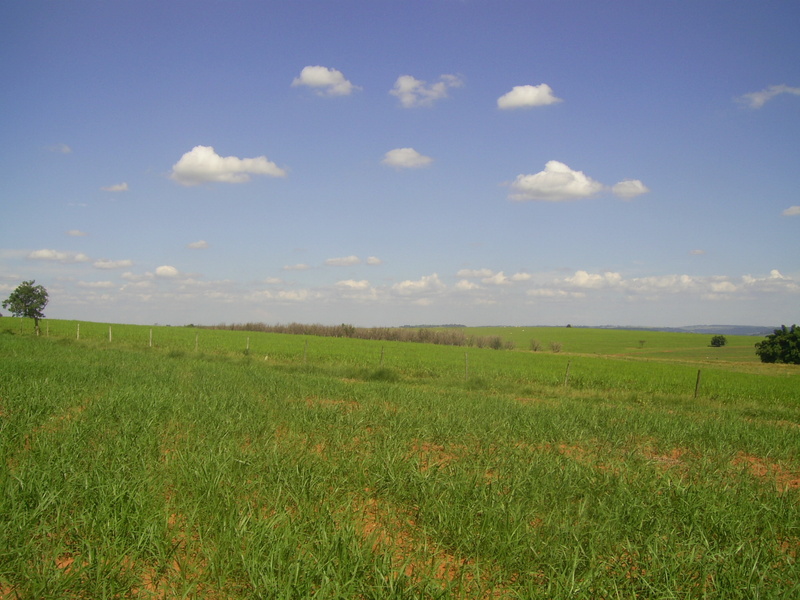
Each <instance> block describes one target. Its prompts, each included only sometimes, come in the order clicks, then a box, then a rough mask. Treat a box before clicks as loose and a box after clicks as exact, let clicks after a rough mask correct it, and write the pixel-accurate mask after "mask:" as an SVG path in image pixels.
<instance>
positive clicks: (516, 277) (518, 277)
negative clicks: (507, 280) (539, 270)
mask: <svg viewBox="0 0 800 600" xmlns="http://www.w3.org/2000/svg"><path fill="white" fill-rule="evenodd" d="M531 277H533V276H532V275H531V274H530V273H514V274H513V275H512V276H511V281H528V280H529V279H530V278H531Z"/></svg>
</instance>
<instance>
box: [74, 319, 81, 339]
mask: <svg viewBox="0 0 800 600" xmlns="http://www.w3.org/2000/svg"><path fill="white" fill-rule="evenodd" d="M75 339H76V340H79V339H81V324H80V323H78V332H77V333H76V334H75Z"/></svg>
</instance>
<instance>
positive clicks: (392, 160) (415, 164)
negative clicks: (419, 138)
mask: <svg viewBox="0 0 800 600" xmlns="http://www.w3.org/2000/svg"><path fill="white" fill-rule="evenodd" d="M432 162H433V159H432V158H431V157H430V156H424V155H423V154H420V153H419V152H417V151H416V150H414V149H413V148H395V149H394V150H389V152H387V153H386V154H385V155H384V157H383V160H382V161H381V163H383V164H384V165H387V166H389V167H394V168H395V169H417V168H419V167H427V166H428V165H429V164H431V163H432Z"/></svg>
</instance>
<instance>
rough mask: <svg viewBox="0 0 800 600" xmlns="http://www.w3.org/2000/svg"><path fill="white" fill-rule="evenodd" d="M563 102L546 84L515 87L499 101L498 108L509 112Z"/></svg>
mask: <svg viewBox="0 0 800 600" xmlns="http://www.w3.org/2000/svg"><path fill="white" fill-rule="evenodd" d="M557 102H563V100H561V98H556V96H555V95H553V89H552V88H551V87H550V86H549V85H547V84H546V83H542V84H539V85H515V86H514V87H513V88H512V89H511V91H510V92H508V93H507V94H503V95H502V96H500V97H499V98H498V99H497V108H500V109H503V110H508V109H514V108H531V107H534V106H547V105H548V104H556V103H557Z"/></svg>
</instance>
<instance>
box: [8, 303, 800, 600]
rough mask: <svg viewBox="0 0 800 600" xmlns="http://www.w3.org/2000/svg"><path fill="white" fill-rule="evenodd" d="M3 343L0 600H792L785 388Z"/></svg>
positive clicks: (574, 344) (729, 371)
mask: <svg viewBox="0 0 800 600" xmlns="http://www.w3.org/2000/svg"><path fill="white" fill-rule="evenodd" d="M17 321H18V320H16V319H14V320H12V319H8V318H4V319H2V320H0V361H2V363H0V364H2V377H0V428H1V429H0V454H2V456H1V457H0V459H1V460H2V463H1V464H2V468H0V486H1V490H2V491H1V492H0V598H5V597H9V598H14V597H20V598H41V597H46V598H124V597H141V598H148V597H151V598H164V597H169V598H172V597H203V598H287V599H288V598H308V597H314V598H375V599H378V598H381V599H382V598H520V599H521V598H586V599H590V598H591V599H596V598H726V599H727V598H794V597H797V596H798V594H799V593H800V577H798V573H800V568H799V567H798V565H797V555H798V552H800V435H798V431H800V429H799V428H800V369H797V368H793V367H786V366H783V367H776V368H768V367H770V366H769V365H765V366H764V367H763V368H762V367H761V366H760V365H757V364H747V363H746V364H741V363H740V362H739V361H737V360H721V361H718V362H714V363H709V362H708V361H707V360H706V359H701V360H700V361H699V362H698V361H695V362H693V361H692V360H691V357H689V356H682V357H680V358H679V359H672V358H670V359H661V358H659V354H658V351H659V350H660V349H663V350H665V351H666V350H670V349H671V348H670V344H673V345H674V346H679V347H680V344H682V343H683V341H680V342H677V341H671V340H672V338H666V339H667V340H670V341H669V342H667V341H664V342H662V343H661V345H660V346H659V345H657V344H656V342H655V340H656V339H661V338H660V337H658V338H656V337H654V338H653V344H652V346H653V348H650V350H651V351H652V352H653V356H639V355H638V354H637V352H638V350H639V349H638V347H637V348H633V349H631V350H630V351H628V352H611V351H609V352H606V351H602V352H601V351H599V349H602V348H604V347H609V348H611V347H616V346H617V345H618V343H619V340H618V339H617V338H614V339H612V340H610V341H608V342H602V341H601V340H600V339H599V337H593V336H595V335H598V334H596V333H595V332H589V333H587V334H586V336H587V337H586V338H585V341H584V343H583V346H582V347H581V339H580V337H579V336H578V335H576V336H575V337H574V338H566V337H564V338H563V344H564V351H562V352H561V353H559V354H553V353H551V352H549V351H542V352H537V353H531V352H527V351H522V350H520V351H511V352H510V351H494V350H488V349H484V350H479V349H474V348H468V349H465V348H447V347H442V346H428V345H423V344H408V343H405V344H403V343H394V344H390V343H384V342H367V341H361V340H351V339H325V338H303V337H298V336H287V335H277V334H247V333H246V332H225V331H208V330H200V331H197V330H194V329H191V328H175V327H173V328H169V327H153V328H152V329H153V338H154V344H153V346H152V347H150V345H149V330H150V328H149V327H135V326H125V325H113V326H112V341H111V342H109V341H108V325H107V324H88V323H83V322H82V323H81V339H80V340H77V339H75V329H76V327H77V323H71V322H54V321H50V322H49V327H50V328H49V333H50V336H49V337H46V336H42V337H39V338H36V337H34V336H32V335H31V334H30V331H29V330H28V329H27V328H26V329H25V330H24V334H23V335H20V334H19V333H18V323H17ZM9 329H10V332H9ZM30 329H31V330H32V327H31V328H30ZM43 331H44V329H43ZM576 331H581V332H585V330H578V329H577V328H576ZM560 332H561V330H559V333H560ZM615 335H616V334H615ZM634 335H635V334H634ZM677 335H681V336H682V335H684V334H677ZM195 336H197V338H196V337H195ZM248 337H249V338H250V340H249V345H250V349H249V352H246V346H247V338H248ZM612 337H613V336H612ZM705 337H708V336H705ZM543 339H544V338H543ZM709 339H710V338H709ZM196 340H197V346H198V347H197V350H195V341H196ZM706 343H707V341H706ZM603 344H606V346H604V345H603ZM636 345H637V346H638V344H636ZM648 345H650V342H649V341H648V343H647V344H646V345H645V348H644V350H648ZM519 346H520V344H518V347H519ZM674 346H673V347H674ZM567 348H571V350H569V352H567V350H566V349H567ZM680 348H681V351H682V352H684V351H685V352H688V351H689V350H692V346H690V345H688V344H687V345H685V346H683V347H680ZM694 349H695V350H699V348H698V347H697V346H695V347H694ZM465 354H466V357H465ZM615 354H622V356H614V355H615ZM593 355H594V356H593ZM381 359H382V364H381ZM465 359H466V360H465ZM567 365H569V370H570V376H569V380H568V381H567V385H564V379H565V374H566V368H567ZM772 367H775V366H774V365H773V366H772ZM698 369H700V370H702V382H701V389H700V394H699V395H698V397H697V398H695V397H694V386H695V382H696V375H697V371H698ZM465 374H466V377H465Z"/></svg>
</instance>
